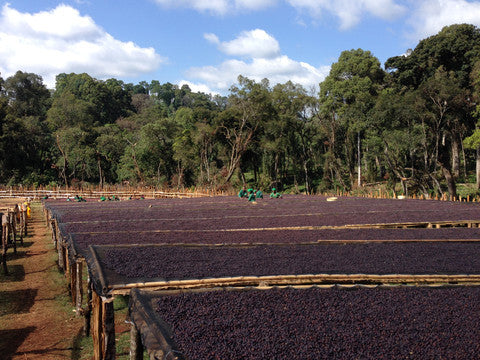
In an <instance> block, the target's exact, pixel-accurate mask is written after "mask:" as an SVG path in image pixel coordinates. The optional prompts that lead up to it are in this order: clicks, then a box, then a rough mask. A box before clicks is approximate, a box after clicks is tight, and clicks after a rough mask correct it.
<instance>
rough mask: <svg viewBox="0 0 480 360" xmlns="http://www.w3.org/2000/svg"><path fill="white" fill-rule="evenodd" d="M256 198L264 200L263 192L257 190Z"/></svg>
mask: <svg viewBox="0 0 480 360" xmlns="http://www.w3.org/2000/svg"><path fill="white" fill-rule="evenodd" d="M255 197H256V198H257V199H263V192H262V190H256V191H255Z"/></svg>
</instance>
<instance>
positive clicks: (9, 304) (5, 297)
mask: <svg viewBox="0 0 480 360" xmlns="http://www.w3.org/2000/svg"><path fill="white" fill-rule="evenodd" d="M37 292H38V289H24V290H12V291H0V316H5V315H10V314H21V313H27V312H28V311H29V310H30V308H31V307H32V306H33V304H34V302H35V297H36V296H37Z"/></svg>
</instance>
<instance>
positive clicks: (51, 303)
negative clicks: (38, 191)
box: [0, 204, 83, 360]
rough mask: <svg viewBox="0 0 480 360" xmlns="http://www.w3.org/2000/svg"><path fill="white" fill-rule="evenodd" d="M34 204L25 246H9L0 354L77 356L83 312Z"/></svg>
mask: <svg viewBox="0 0 480 360" xmlns="http://www.w3.org/2000/svg"><path fill="white" fill-rule="evenodd" d="M32 210H33V211H32V218H31V219H30V223H29V236H28V237H27V238H26V239H25V246H24V247H18V248H17V255H14V254H13V251H12V250H9V254H10V255H9V258H8V262H7V264H8V269H9V272H10V274H9V275H8V276H5V275H3V273H1V270H0V273H1V274H0V358H1V359H6V360H7V359H12V360H20V359H22V360H26V359H42V360H44V359H47V360H48V359H53V360H55V359H75V358H76V352H77V351H78V349H77V347H78V346H77V340H78V339H79V338H80V336H81V330H82V325H83V323H82V318H81V317H77V316H76V315H75V313H74V312H73V307H72V306H71V304H70V302H69V297H68V293H67V288H66V281H65V279H64V277H63V275H61V274H59V272H58V269H57V266H56V264H55V259H56V256H55V252H54V250H53V245H52V242H51V237H50V233H49V232H48V233H47V227H46V226H45V221H44V219H43V212H42V209H41V205H39V204H34V205H33V206H32Z"/></svg>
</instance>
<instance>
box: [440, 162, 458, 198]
mask: <svg viewBox="0 0 480 360" xmlns="http://www.w3.org/2000/svg"><path fill="white" fill-rule="evenodd" d="M442 173H443V176H444V177H445V180H446V182H447V187H448V193H449V194H450V200H454V199H455V198H456V197H457V186H456V184H455V179H454V177H453V175H452V173H451V172H450V170H449V169H447V168H446V167H445V166H442Z"/></svg>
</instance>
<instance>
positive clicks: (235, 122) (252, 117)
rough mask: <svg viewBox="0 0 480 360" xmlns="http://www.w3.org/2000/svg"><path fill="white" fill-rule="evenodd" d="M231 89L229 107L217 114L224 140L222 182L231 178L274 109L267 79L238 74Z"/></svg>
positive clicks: (219, 129) (219, 128)
mask: <svg viewBox="0 0 480 360" xmlns="http://www.w3.org/2000/svg"><path fill="white" fill-rule="evenodd" d="M230 92H231V95H230V97H229V107H228V108H227V109H226V110H224V111H223V112H221V113H220V114H219V117H218V131H219V134H220V135H221V136H222V138H223V140H224V143H225V144H226V149H225V151H226V153H225V155H226V159H225V170H226V171H225V182H228V181H230V179H231V178H232V176H233V174H234V172H235V170H237V169H238V167H239V165H240V161H241V159H242V156H243V155H244V154H245V152H246V151H247V150H248V148H249V146H250V145H251V143H252V141H253V140H254V138H255V136H256V135H257V131H258V130H259V128H260V127H261V126H263V125H264V124H265V123H266V122H267V121H268V120H269V118H270V117H271V114H272V112H273V108H272V103H271V99H270V93H269V84H268V81H267V80H266V79H265V80H263V81H262V82H261V83H256V82H255V81H253V80H250V79H248V78H246V77H243V76H239V77H238V86H233V87H232V88H231V89H230Z"/></svg>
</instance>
